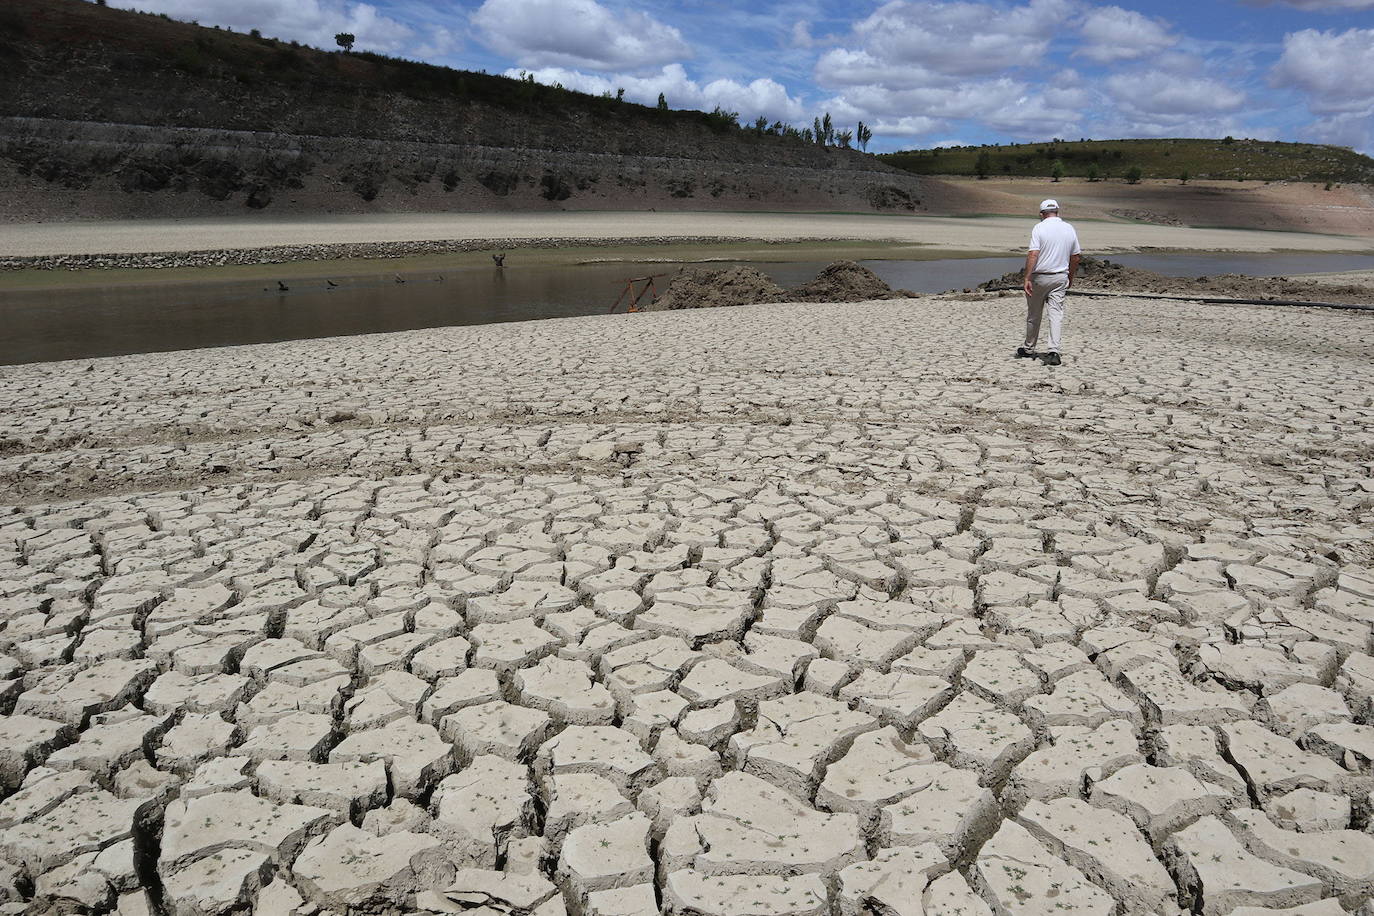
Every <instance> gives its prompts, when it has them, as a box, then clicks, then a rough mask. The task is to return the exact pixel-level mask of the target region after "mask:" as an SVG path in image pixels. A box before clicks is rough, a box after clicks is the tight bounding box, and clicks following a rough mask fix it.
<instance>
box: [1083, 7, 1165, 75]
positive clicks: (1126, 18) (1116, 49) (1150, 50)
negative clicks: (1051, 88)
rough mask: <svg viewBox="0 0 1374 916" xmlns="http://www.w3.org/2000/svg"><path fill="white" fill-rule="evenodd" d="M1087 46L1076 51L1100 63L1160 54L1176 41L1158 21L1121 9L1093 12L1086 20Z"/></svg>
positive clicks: (1102, 9) (1103, 8)
mask: <svg viewBox="0 0 1374 916" xmlns="http://www.w3.org/2000/svg"><path fill="white" fill-rule="evenodd" d="M1083 38H1084V39H1085V40H1086V42H1087V43H1086V44H1085V45H1084V46H1083V47H1082V48H1080V49H1079V50H1078V51H1076V52H1075V54H1076V55H1078V56H1082V57H1086V58H1088V59H1089V60H1092V61H1096V62H1097V63H1100V64H1106V63H1111V62H1113V61H1119V60H1138V59H1140V58H1142V57H1149V56H1151V55H1154V54H1158V53H1159V52H1161V51H1163V50H1164V49H1166V48H1169V47H1171V46H1173V45H1174V44H1175V42H1176V41H1177V39H1176V38H1175V37H1174V36H1172V35H1170V34H1169V30H1168V28H1166V27H1165V25H1164V24H1162V23H1160V22H1159V21H1158V20H1155V19H1150V18H1148V17H1146V16H1142V15H1141V14H1140V13H1137V12H1135V11H1134V10H1124V9H1122V8H1121V7H1119V6H1104V7H1099V8H1098V9H1095V10H1093V11H1092V12H1091V13H1089V14H1088V15H1087V17H1086V18H1085V19H1084V20H1083Z"/></svg>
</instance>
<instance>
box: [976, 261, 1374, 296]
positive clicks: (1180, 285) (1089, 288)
mask: <svg viewBox="0 0 1374 916" xmlns="http://www.w3.org/2000/svg"><path fill="white" fill-rule="evenodd" d="M1021 282H1022V272H1021V271H1019V270H1014V271H1012V272H1011V273H1006V274H1003V275H1002V276H1000V277H998V278H997V279H995V280H989V281H988V282H986V283H983V284H981V285H980V286H979V287H978V288H979V289H983V290H994V289H1019V288H1020V286H1021ZM1074 288H1075V289H1081V290H1083V291H1084V292H1102V293H1155V294H1157V295H1164V296H1203V297H1208V298H1210V297H1218V298H1227V299H1288V300H1294V301H1302V302H1342V303H1344V302H1355V303H1368V302H1370V301H1371V299H1374V296H1371V293H1370V290H1369V289H1368V288H1367V287H1364V286H1359V285H1345V286H1342V285H1331V284H1327V283H1314V282H1311V281H1305V280H1300V279H1299V280H1291V279H1289V278H1288V277H1247V276H1245V275H1243V274H1221V275H1219V276H1216V277H1166V276H1165V275H1164V274H1159V273H1155V272H1154V271H1153V270H1143V269H1141V268H1138V267H1127V266H1125V265H1124V264H1116V263H1114V262H1112V261H1109V260H1107V259H1106V258H1093V257H1085V258H1083V259H1082V261H1081V262H1080V263H1079V268H1078V277H1077V278H1076V279H1075V280H1074Z"/></svg>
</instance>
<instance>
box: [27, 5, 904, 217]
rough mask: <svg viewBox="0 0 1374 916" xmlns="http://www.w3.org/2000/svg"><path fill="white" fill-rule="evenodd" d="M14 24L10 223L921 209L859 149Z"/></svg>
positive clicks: (211, 40) (135, 29) (202, 44)
mask: <svg viewBox="0 0 1374 916" xmlns="http://www.w3.org/2000/svg"><path fill="white" fill-rule="evenodd" d="M7 6H8V8H7V9H6V10H5V11H0V20H2V21H0V35H3V36H5V37H4V38H0V204H3V207H0V209H2V210H3V212H5V213H6V215H7V217H8V218H9V219H12V220H14V219H17V220H31V219H47V218H72V217H85V216H90V217H99V216H145V215H149V216H150V215H191V214H229V213H236V212H244V211H245V210H261V209H270V210H271V211H273V212H277V211H289V212H312V213H313V212H355V211H363V212H366V211H433V210H449V209H463V210H474V209H477V210H480V209H525V208H619V207H690V208H692V209H715V208H720V209H741V208H766V209H817V208H825V209H846V210H855V209H858V210H911V209H917V208H919V207H920V205H921V202H920V197H921V194H920V189H921V186H922V181H921V179H919V178H916V177H914V176H910V175H908V174H906V173H902V172H899V171H897V170H896V169H893V168H890V167H888V166H886V165H884V164H882V163H880V162H878V161H877V160H876V159H875V158H873V157H870V156H867V155H864V154H861V153H859V152H857V151H853V150H841V149H830V148H822V147H817V146H814V145H810V144H803V143H801V142H798V141H793V140H788V139H786V138H783V137H777V136H771V135H768V134H759V133H756V132H753V131H750V130H743V129H740V128H738V127H736V126H734V125H733V124H732V123H730V122H729V121H728V119H721V118H713V117H711V116H709V115H704V114H702V113H700V112H678V111H657V110H654V109H650V108H645V107H644V106H639V105H633V104H629V103H623V102H618V101H616V100H614V99H603V98H595V97H592V96H587V95H581V94H578V93H573V92H569V91H566V90H561V89H557V88H553V87H546V86H539V85H536V84H534V83H531V82H524V81H520V80H511V79H506V78H503V77H494V76H489V75H486V74H478V73H465V72H459V71H452V70H446V69H442V68H436V67H429V66H425V65H419V64H414V63H412V62H407V61H400V60H392V59H388V58H382V57H378V56H375V55H362V54H358V55H343V54H339V53H325V52H321V51H316V50H313V49H310V48H304V47H296V46H292V45H288V44H286V43H282V42H277V41H274V40H271V39H266V38H255V37H251V36H244V35H238V34H235V33H232V32H227V31H222V30H217V29H207V28H202V27H200V26H196V25H192V24H189V23H180V22H173V21H171V20H167V19H163V18H161V17H157V16H150V15H146V14H140V13H134V12H130V11H125V10H114V9H109V8H105V7H99V6H95V5H93V4H88V3H83V2H80V0H57V2H51V3H49V2H43V3H40V2H39V0H14V2H13V3H10V4H8V5H7Z"/></svg>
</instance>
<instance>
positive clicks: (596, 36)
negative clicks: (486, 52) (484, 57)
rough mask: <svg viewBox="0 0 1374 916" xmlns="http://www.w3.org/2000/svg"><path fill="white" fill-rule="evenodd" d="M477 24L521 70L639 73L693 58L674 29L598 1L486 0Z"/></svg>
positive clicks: (489, 41) (476, 15)
mask: <svg viewBox="0 0 1374 916" xmlns="http://www.w3.org/2000/svg"><path fill="white" fill-rule="evenodd" d="M472 22H473V24H474V25H475V26H476V27H477V29H478V31H479V32H480V33H481V36H482V38H483V40H484V41H485V43H486V44H487V45H488V46H489V47H490V48H491V49H492V50H494V51H496V52H497V53H499V54H503V55H505V56H507V57H510V58H512V59H513V60H515V62H516V63H517V64H519V65H520V66H522V67H529V68H547V67H563V68H568V69H578V70H600V71H616V70H638V69H642V68H645V67H651V66H662V65H663V64H664V63H666V62H669V61H675V60H681V59H683V58H687V57H690V56H691V49H690V48H689V47H688V46H687V44H686V43H685V42H684V41H683V39H682V34H681V33H680V32H679V31H678V30H677V29H675V28H673V27H672V26H670V25H665V24H664V23H662V22H659V21H658V20H656V19H654V18H652V17H650V16H648V15H646V14H644V13H642V12H639V11H638V10H632V9H616V10H613V9H611V8H610V7H607V6H603V5H602V4H600V3H597V2H596V0H486V2H484V3H483V4H482V5H481V6H480V7H479V8H478V9H477V12H475V13H474V14H473V16H472Z"/></svg>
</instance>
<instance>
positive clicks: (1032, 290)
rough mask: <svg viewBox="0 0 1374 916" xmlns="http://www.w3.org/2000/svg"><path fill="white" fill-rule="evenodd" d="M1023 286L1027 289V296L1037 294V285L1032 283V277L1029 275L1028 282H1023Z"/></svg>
mask: <svg viewBox="0 0 1374 916" xmlns="http://www.w3.org/2000/svg"><path fill="white" fill-rule="evenodd" d="M1021 288H1022V289H1024V290H1025V291H1026V295H1027V296H1034V295H1035V287H1033V286H1032V285H1031V278H1030V277H1027V278H1026V282H1025V283H1022V284H1021Z"/></svg>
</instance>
